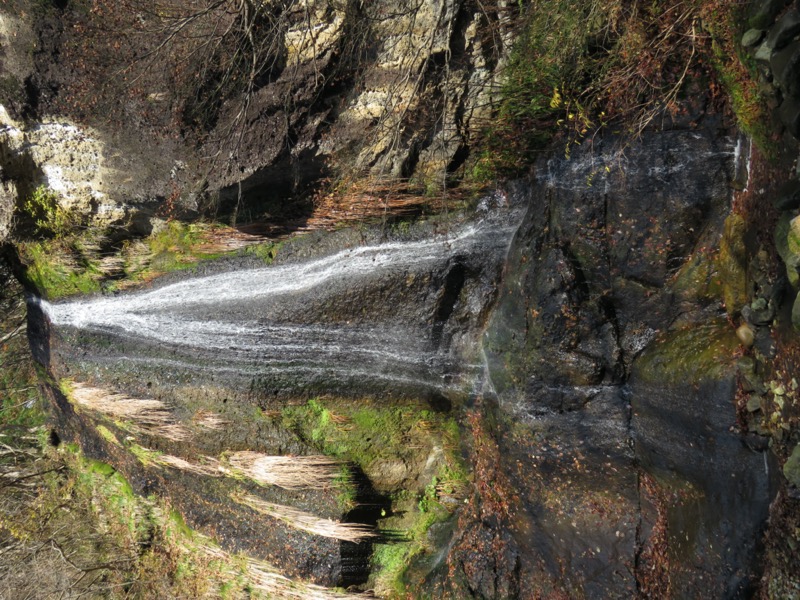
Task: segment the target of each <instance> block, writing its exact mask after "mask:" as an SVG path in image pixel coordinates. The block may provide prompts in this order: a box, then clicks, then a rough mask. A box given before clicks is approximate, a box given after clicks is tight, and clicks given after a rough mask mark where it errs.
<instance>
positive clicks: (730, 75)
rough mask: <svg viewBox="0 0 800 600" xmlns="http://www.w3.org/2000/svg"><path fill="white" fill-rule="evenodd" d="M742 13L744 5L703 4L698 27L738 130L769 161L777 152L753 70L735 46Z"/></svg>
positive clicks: (749, 60) (753, 64) (747, 58)
mask: <svg viewBox="0 0 800 600" xmlns="http://www.w3.org/2000/svg"><path fill="white" fill-rule="evenodd" d="M744 9H745V6H744V5H742V6H736V5H733V4H731V3H727V4H726V3H717V2H710V1H708V2H703V3H702V8H701V16H702V23H703V28H704V29H705V31H706V32H707V33H708V35H709V36H710V39H711V49H712V52H711V62H712V64H713V66H714V69H715V71H716V74H717V77H718V78H719V81H720V83H721V84H722V87H723V89H724V91H725V93H726V95H727V97H728V98H729V100H730V105H731V109H732V110H733V113H734V115H735V116H736V120H737V122H738V124H739V127H741V128H742V131H744V132H745V133H746V134H747V135H748V136H750V138H752V139H753V141H754V142H755V144H756V145H757V146H758V148H759V149H760V150H761V151H762V152H763V153H764V154H765V155H766V156H768V157H773V156H775V155H776V152H777V151H778V149H777V148H776V147H775V143H774V142H773V141H771V139H770V130H771V126H770V117H769V114H770V113H769V109H768V107H767V104H766V100H765V98H764V97H763V96H762V94H761V92H760V91H759V86H758V82H757V68H756V65H755V62H754V60H753V59H752V58H751V57H749V56H747V55H746V54H745V53H744V52H743V50H742V48H741V47H740V46H739V44H738V39H739V37H740V35H741V26H740V23H741V22H742V11H743V10H744Z"/></svg>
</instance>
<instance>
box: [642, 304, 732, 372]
mask: <svg viewBox="0 0 800 600" xmlns="http://www.w3.org/2000/svg"><path fill="white" fill-rule="evenodd" d="M738 347H739V340H738V339H737V337H736V333H735V332H734V330H733V329H732V328H731V327H730V325H729V324H728V323H727V321H723V320H718V321H711V322H707V323H702V324H699V325H692V326H689V327H686V328H682V329H678V330H674V331H670V332H668V333H667V334H666V335H664V336H663V337H662V338H660V339H658V340H656V341H655V342H654V343H653V344H651V346H650V347H649V348H648V349H647V350H645V352H644V353H643V354H642V355H641V357H640V358H639V360H638V361H637V363H636V372H637V373H638V375H639V376H641V377H642V378H643V379H644V380H645V381H650V382H657V383H671V384H680V383H698V382H701V381H708V380H716V379H719V378H721V377H722V376H723V375H724V374H725V372H726V371H728V370H730V369H731V368H732V366H733V358H734V353H735V352H736V350H737V348H738Z"/></svg>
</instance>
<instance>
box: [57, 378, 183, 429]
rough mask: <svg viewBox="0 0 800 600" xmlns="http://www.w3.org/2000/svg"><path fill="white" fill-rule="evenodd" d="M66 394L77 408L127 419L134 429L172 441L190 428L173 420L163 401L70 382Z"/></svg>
mask: <svg viewBox="0 0 800 600" xmlns="http://www.w3.org/2000/svg"><path fill="white" fill-rule="evenodd" d="M68 395H69V397H70V400H72V401H73V402H74V403H75V404H76V405H78V406H79V407H82V408H85V409H88V410H91V411H94V412H96V413H100V414H102V415H105V416H107V417H112V418H115V419H123V420H125V421H128V422H129V423H130V424H131V425H132V426H133V428H134V429H135V430H138V431H140V432H142V433H147V434H151V435H157V436H160V437H164V438H167V439H169V440H172V441H175V442H181V441H184V440H186V439H188V438H189V437H190V434H189V431H188V430H187V429H186V428H185V427H184V426H183V425H181V424H180V423H176V422H175V420H174V419H173V418H172V414H171V413H170V412H169V410H168V409H167V407H166V406H165V405H164V403H163V402H160V401H159V400H151V399H145V398H128V397H127V396H123V395H122V394H117V393H114V392H111V391H109V390H106V389H103V388H97V387H92V386H89V385H86V384H83V383H77V382H76V383H73V384H72V385H71V387H70V390H69V394H68Z"/></svg>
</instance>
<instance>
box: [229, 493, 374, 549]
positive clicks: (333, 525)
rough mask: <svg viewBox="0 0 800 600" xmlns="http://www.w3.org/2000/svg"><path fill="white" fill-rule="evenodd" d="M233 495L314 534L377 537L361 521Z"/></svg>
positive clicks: (358, 538) (352, 538) (351, 539)
mask: <svg viewBox="0 0 800 600" xmlns="http://www.w3.org/2000/svg"><path fill="white" fill-rule="evenodd" d="M232 497H233V499H234V500H235V501H236V502H239V503H240V504H244V505H245V506H249V507H250V508H252V509H253V510H255V511H257V512H260V513H263V514H265V515H269V516H270V517H273V518H275V519H278V520H280V521H283V522H284V523H286V524H287V525H289V526H290V527H294V528H295V529H299V530H301V531H305V532H307V533H310V534H312V535H320V536H323V537H328V538H334V539H337V540H343V541H345V542H353V543H354V544H358V543H359V542H363V541H365V540H368V539H372V538H375V537H377V534H376V533H375V532H374V531H373V530H372V529H371V528H370V527H368V526H367V525H363V524H361V523H341V522H339V521H333V520H331V519H321V518H319V517H317V516H315V515H312V514H310V513H307V512H303V511H302V510H298V509H296V508H293V507H291V506H283V505H281V504H273V503H272V502H265V501H264V500H261V499H260V498H256V497H255V496H252V495H249V494H240V495H234V496H232Z"/></svg>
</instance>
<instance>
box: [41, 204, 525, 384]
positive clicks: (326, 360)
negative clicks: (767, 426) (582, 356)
mask: <svg viewBox="0 0 800 600" xmlns="http://www.w3.org/2000/svg"><path fill="white" fill-rule="evenodd" d="M519 212H520V211H514V210H511V211H509V210H502V211H498V210H494V211H491V212H487V213H485V214H484V216H483V218H481V219H479V220H478V221H477V222H473V223H469V224H461V225H456V226H454V227H453V228H451V229H450V231H449V232H448V233H446V234H438V235H429V236H427V237H426V238H425V239H420V240H412V241H386V242H382V243H376V244H372V245H363V246H357V247H353V248H349V249H345V250H340V251H338V252H335V253H333V254H329V255H326V256H321V257H317V258H313V259H309V260H305V261H302V262H295V263H287V264H280V265H274V266H265V267H261V268H249V269H244V270H234V271H229V272H223V273H218V274H214V275H209V276H204V277H195V278H188V279H184V280H181V281H178V282H174V283H170V284H166V285H163V286H161V287H157V288H155V289H148V290H143V291H137V292H133V293H129V294H120V295H117V296H102V297H96V298H89V299H83V300H76V301H68V302H60V303H48V302H46V301H44V300H39V301H38V302H40V304H41V306H42V308H43V310H44V312H45V314H46V315H47V317H48V318H49V320H50V322H51V324H52V325H53V326H54V327H55V329H56V330H58V331H61V332H65V333H66V332H72V333H73V334H76V335H79V339H78V338H76V340H77V341H76V342H75V343H76V346H78V347H79V348H80V349H81V350H82V351H83V352H84V353H86V354H88V360H93V361H96V362H103V363H110V362H115V361H120V360H124V361H125V362H128V363H130V362H133V363H139V364H143V365H149V366H151V367H158V368H165V369H171V370H184V369H188V370H190V371H192V372H195V373H200V372H202V373H203V374H205V375H209V374H217V375H219V374H223V375H227V376H230V377H239V378H242V377H244V378H245V379H246V380H248V381H251V382H252V381H253V380H255V379H260V380H264V379H265V378H266V380H267V381H268V382H272V383H268V384H266V387H270V385H273V384H274V382H275V381H277V380H283V381H285V380H287V379H288V378H291V379H292V381H298V380H299V381H300V382H301V385H300V387H303V384H304V383H308V382H316V383H317V384H319V385H320V386H322V385H332V387H333V388H348V387H352V386H354V385H355V386H358V387H364V386H366V387H370V386H378V387H386V386H392V387H396V386H400V387H401V388H404V387H405V388H408V389H415V388H418V389H422V390H428V391H433V390H437V391H439V392H444V391H449V390H458V389H465V388H466V387H469V386H470V384H471V382H473V381H475V379H476V378H477V377H478V376H479V375H480V374H481V373H482V372H483V366H482V364H475V361H474V360H473V359H474V357H475V356H476V353H474V352H472V353H469V352H465V350H467V349H468V348H469V347H470V346H471V345H473V344H474V342H475V341H476V338H477V331H472V330H471V329H474V328H476V327H477V325H478V319H479V316H480V314H481V313H483V312H485V311H484V308H485V307H486V305H487V303H488V302H490V301H491V299H492V297H493V296H492V292H493V291H494V290H495V289H496V283H497V280H498V279H499V275H500V273H501V270H502V266H503V265H502V262H503V261H504V259H505V256H506V253H507V249H508V246H509V244H510V240H511V238H512V236H513V234H514V232H515V230H516V227H517V225H518V222H519V220H520V215H519ZM454 265H458V269H459V273H460V274H461V275H460V276H459V277H458V278H453V277H448V273H451V272H452V270H453V269H454ZM462 271H463V273H462ZM453 281H457V283H458V288H457V289H449V288H448V289H447V290H444V287H445V286H449V287H452V286H453V284H452V282H453ZM445 296H446V297H447V298H446V299H445ZM443 302H449V303H450V304H452V306H450V305H448V306H447V309H446V310H443V309H442V307H441V304H442V303H443ZM451 313H455V314H456V317H457V320H458V321H459V323H460V325H458V326H455V325H453V326H450V325H448V323H444V322H437V319H449V320H453V319H451ZM442 315H446V316H444V317H443V316H442ZM432 332H433V333H432ZM443 332H444V337H445V338H447V339H448V340H450V342H449V343H444V344H441V343H440V342H441V339H439V338H442V336H443ZM448 336H449V337H448ZM433 338H436V339H435V340H433ZM453 340H456V341H457V342H458V343H455V342H453ZM470 355H471V356H470ZM281 387H283V384H281Z"/></svg>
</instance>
